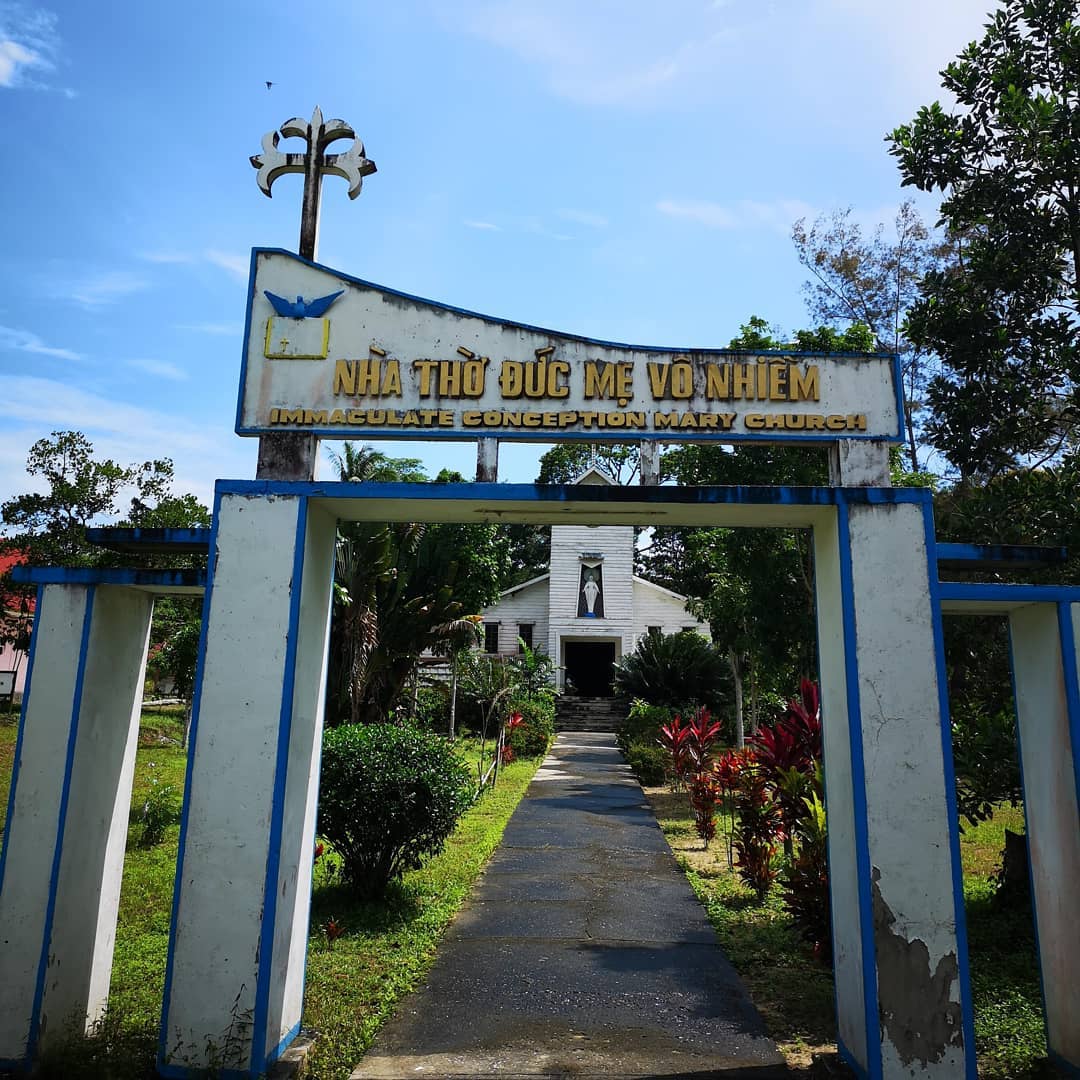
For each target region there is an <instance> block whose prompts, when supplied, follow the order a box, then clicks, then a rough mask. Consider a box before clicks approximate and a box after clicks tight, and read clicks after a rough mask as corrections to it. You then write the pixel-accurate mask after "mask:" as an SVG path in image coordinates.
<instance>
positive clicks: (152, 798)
mask: <svg viewBox="0 0 1080 1080" xmlns="http://www.w3.org/2000/svg"><path fill="white" fill-rule="evenodd" d="M179 820H180V795H179V794H178V792H177V791H176V789H175V788H174V787H173V786H172V784H162V783H160V782H159V781H158V780H157V779H156V778H155V779H153V780H151V781H150V790H149V791H148V792H147V793H146V798H145V799H144V800H143V804H142V807H141V808H140V810H139V814H138V817H137V818H136V820H135V825H136V833H137V840H136V842H137V844H138V845H139V847H154V846H155V845H156V844H160V843H161V841H162V840H164V839H165V833H166V832H167V831H168V829H169V827H170V826H171V825H175V824H176V823H177V822H178V821H179Z"/></svg>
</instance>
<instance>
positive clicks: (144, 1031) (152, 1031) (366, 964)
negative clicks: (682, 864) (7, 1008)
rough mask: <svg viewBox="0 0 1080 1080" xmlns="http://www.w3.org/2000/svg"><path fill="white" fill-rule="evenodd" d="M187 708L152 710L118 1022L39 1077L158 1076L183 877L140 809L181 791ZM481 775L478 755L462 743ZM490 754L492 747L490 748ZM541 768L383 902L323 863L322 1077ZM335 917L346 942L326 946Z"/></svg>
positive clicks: (326, 1079) (12, 732)
mask: <svg viewBox="0 0 1080 1080" xmlns="http://www.w3.org/2000/svg"><path fill="white" fill-rule="evenodd" d="M182 725H183V714H182V711H181V710H179V709H176V710H173V709H162V710H156V711H154V712H152V713H151V712H149V711H148V712H146V713H144V715H143V724H142V727H141V729H140V745H139V749H138V752H137V762H136V768H135V787H134V791H133V794H132V810H131V824H130V827H129V831H128V852H127V856H126V858H125V861H124V879H123V887H122V891H121V895H120V915H119V923H118V927H117V940H116V952H115V957H114V961H113V976H112V988H111V993H110V998H109V1004H110V1016H109V1017H108V1018H107V1022H106V1023H105V1024H104V1025H103V1028H102V1033H101V1037H100V1038H99V1039H98V1040H97V1041H96V1042H95V1041H90V1042H84V1043H80V1044H79V1046H78V1047H76V1048H72V1047H62V1048H60V1050H59V1051H58V1052H57V1054H56V1055H55V1057H54V1058H53V1059H52V1060H51V1061H49V1062H47V1063H46V1068H45V1069H44V1070H43V1072H42V1075H43V1076H45V1077H52V1076H55V1077H62V1078H64V1080H81V1078H83V1077H85V1078H87V1080H91V1078H102V1077H108V1078H109V1080H135V1078H140V1080H141V1078H143V1077H150V1076H152V1075H153V1071H152V1070H153V1064H152V1063H153V1055H154V1053H155V1052H156V1048H157V1034H156V1032H157V1021H158V1017H159V1016H160V1012H161V996H162V992H163V988H164V979H165V957H166V952H167V947H168V931H169V918H170V907H171V903H172V889H173V880H174V875H175V869H176V849H177V840H178V834H179V824H178V815H174V819H173V821H172V823H171V824H169V825H168V826H167V828H166V829H165V834H164V838H163V839H162V840H161V842H160V843H157V844H154V845H152V846H141V845H140V844H139V838H140V835H141V818H142V809H143V806H144V805H145V803H146V801H147V798H148V797H149V796H151V794H152V792H153V790H154V789H155V788H158V789H160V788H162V787H165V786H168V785H172V786H173V787H174V788H175V791H176V792H177V793H179V792H180V791H181V790H182V789H183V782H184V768H185V759H186V755H185V752H184V751H183V750H182V749H181V748H180V745H179V741H180V737H181V735H182V730H183V729H182ZM15 739H16V726H15V724H14V723H4V722H0V814H3V813H5V812H6V808H7V794H8V788H9V785H10V778H11V767H12V763H13V761H14V756H15ZM459 745H460V746H461V747H462V749H463V751H464V752H463V756H464V757H465V758H466V760H467V761H469V762H470V764H471V765H472V767H473V769H474V770H475V767H476V760H477V756H478V755H477V752H476V747H475V746H473V745H472V744H470V743H467V742H463V743H460V744H459ZM488 753H489V756H490V747H489V751H488ZM538 764H539V760H538V759H536V760H526V761H518V762H513V763H512V764H510V765H509V766H506V767H505V768H503V769H502V771H501V773H500V779H499V785H498V788H497V789H496V790H495V791H489V792H487V793H486V794H485V795H484V796H483V797H482V798H481V799H480V800H479V801H478V802H477V803H476V804H475V805H474V806H473V807H472V808H471V809H470V810H468V811H467V812H466V813H465V815H464V816H463V817H462V819H461V821H460V823H459V825H458V828H457V830H456V831H455V832H454V834H453V835H452V836H451V838H450V840H449V841H448V843H447V845H446V848H445V850H444V851H443V852H442V853H441V854H440V855H438V856H436V857H435V858H433V859H431V860H429V861H428V863H427V864H426V865H425V866H424V867H422V868H421V869H420V870H416V871H413V872H411V873H409V874H407V875H406V876H405V878H404V879H403V881H402V882H401V883H400V885H398V886H396V887H393V888H392V889H391V892H390V893H389V895H388V896H387V898H386V899H385V900H384V901H380V902H377V903H375V902H371V903H361V902H358V901H355V900H353V899H351V898H350V897H349V895H348V893H347V892H346V891H345V890H344V889H343V888H342V887H341V886H340V885H339V884H338V883H337V881H336V880H335V874H334V856H333V855H332V854H330V855H328V856H326V857H324V858H322V859H320V860H319V861H318V862H317V863H316V867H315V874H314V891H313V896H312V915H311V935H310V938H309V949H308V966H307V982H306V992H305V1006H304V1019H303V1023H304V1026H305V1027H311V1028H314V1029H315V1030H316V1031H318V1032H319V1039H318V1040H317V1042H316V1046H315V1049H314V1050H313V1052H312V1054H311V1056H310V1059H309V1063H310V1064H309V1072H308V1074H307V1075H308V1076H309V1077H312V1078H313V1080H340V1078H344V1077H347V1076H348V1075H349V1073H350V1071H351V1070H352V1068H353V1066H355V1065H356V1063H357V1061H358V1060H359V1059H360V1056H361V1055H362V1054H363V1052H364V1050H365V1049H367V1047H368V1046H369V1045H370V1043H371V1040H372V1039H373V1037H374V1035H375V1032H376V1031H377V1029H378V1027H379V1025H380V1024H381V1023H382V1022H383V1021H384V1020H385V1019H386V1018H387V1017H388V1016H389V1015H390V1013H391V1012H392V1010H393V1008H394V1006H395V1005H396V1003H397V1002H398V1001H399V1000H400V999H401V997H402V996H403V995H404V994H406V993H407V992H408V991H409V990H410V989H411V988H412V987H413V986H415V985H416V984H417V982H418V981H419V980H420V979H421V978H422V977H423V975H424V973H425V972H426V971H427V969H428V967H429V966H430V963H431V960H432V957H433V956H434V953H435V947H436V945H437V943H438V940H439V937H440V935H441V934H442V931H443V930H444V929H445V928H446V925H447V924H448V923H449V921H450V919H451V917H452V916H453V914H454V913H455V911H457V909H458V907H459V906H460V905H461V903H462V901H463V900H464V899H465V897H466V896H467V895H468V892H469V889H470V887H471V885H472V882H473V880H474V879H475V878H476V876H477V874H478V873H479V872H480V870H481V869H482V867H483V865H484V863H485V862H486V861H487V859H488V857H489V856H490V855H491V853H492V852H493V851H494V850H495V848H496V847H497V846H498V843H499V840H500V839H501V837H502V832H503V829H504V827H505V825H506V822H507V821H508V820H509V818H510V815H511V813H512V812H513V810H514V807H515V806H516V805H517V803H518V801H519V800H520V799H521V797H522V795H523V794H524V793H525V789H526V787H527V786H528V784H529V781H530V780H531V779H532V774H533V773H534V772H535V770H536V767H537V765H538ZM331 919H333V920H334V921H335V922H336V923H337V924H338V925H340V926H341V927H342V928H343V933H342V935H341V936H340V937H339V938H338V939H337V940H336V941H334V942H333V943H330V942H328V940H327V936H326V934H325V931H324V927H325V926H326V924H327V922H328V921H329V920H331Z"/></svg>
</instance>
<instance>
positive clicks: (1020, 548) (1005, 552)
mask: <svg viewBox="0 0 1080 1080" xmlns="http://www.w3.org/2000/svg"><path fill="white" fill-rule="evenodd" d="M935 549H936V552H935V554H936V557H937V559H938V561H939V562H940V561H941V560H943V559H945V560H949V561H951V562H994V563H1009V562H1014V563H1020V564H1021V565H1023V564H1025V563H1040V564H1042V563H1062V562H1065V560H1066V559H1067V558H1068V557H1069V549H1068V548H1063V547H1036V546H1034V545H1028V544H935V545H934V548H931V551H935Z"/></svg>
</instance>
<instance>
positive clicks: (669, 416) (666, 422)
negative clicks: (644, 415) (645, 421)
mask: <svg viewBox="0 0 1080 1080" xmlns="http://www.w3.org/2000/svg"><path fill="white" fill-rule="evenodd" d="M678 421H679V414H678V413H662V412H658V413H653V427H654V428H655V429H656V430H657V431H660V430H662V429H663V428H670V427H678V426H679V425H678Z"/></svg>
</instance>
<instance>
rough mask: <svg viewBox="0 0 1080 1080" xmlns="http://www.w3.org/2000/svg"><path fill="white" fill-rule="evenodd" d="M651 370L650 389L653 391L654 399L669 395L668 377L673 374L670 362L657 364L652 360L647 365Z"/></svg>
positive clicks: (649, 370)
mask: <svg viewBox="0 0 1080 1080" xmlns="http://www.w3.org/2000/svg"><path fill="white" fill-rule="evenodd" d="M647 370H648V372H649V389H650V390H651V391H652V396H653V400H654V401H659V400H660V399H661V398H665V397H667V385H668V378H669V377H670V375H671V367H670V365H668V364H657V363H653V362H651V361H650V363H649V364H648V365H647Z"/></svg>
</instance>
